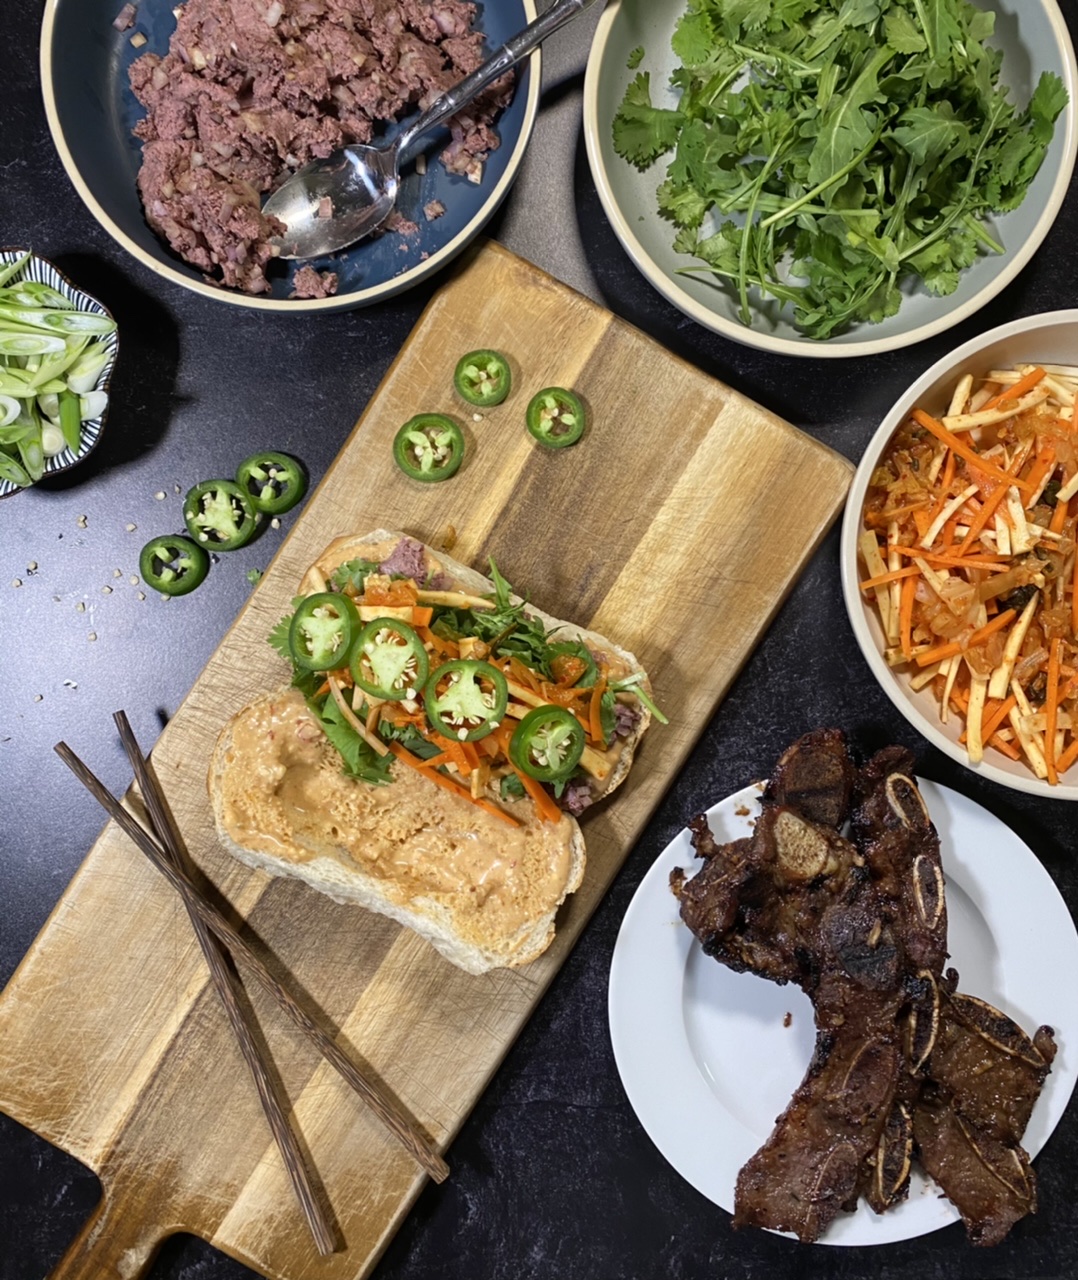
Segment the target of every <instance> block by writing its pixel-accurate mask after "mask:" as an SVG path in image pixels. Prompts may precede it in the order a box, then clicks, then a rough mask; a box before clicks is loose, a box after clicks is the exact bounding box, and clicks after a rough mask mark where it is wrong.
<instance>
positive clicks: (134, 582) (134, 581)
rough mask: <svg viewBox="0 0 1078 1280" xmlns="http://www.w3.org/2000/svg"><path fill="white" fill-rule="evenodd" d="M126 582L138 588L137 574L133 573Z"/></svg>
mask: <svg viewBox="0 0 1078 1280" xmlns="http://www.w3.org/2000/svg"><path fill="white" fill-rule="evenodd" d="M128 582H130V583H131V585H132V586H133V587H137V586H138V574H137V573H133V574H132V575H131V577H130V578H128Z"/></svg>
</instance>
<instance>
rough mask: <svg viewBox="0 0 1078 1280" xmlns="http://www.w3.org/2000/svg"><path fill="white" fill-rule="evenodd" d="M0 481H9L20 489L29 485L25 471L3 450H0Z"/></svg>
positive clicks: (28, 478)
mask: <svg viewBox="0 0 1078 1280" xmlns="http://www.w3.org/2000/svg"><path fill="white" fill-rule="evenodd" d="M0 480H10V481H11V483H12V484H17V485H19V487H20V488H25V487H26V486H27V485H28V484H29V483H30V477H29V476H28V475H27V474H26V471H25V469H24V468H23V467H22V466H21V465H20V464H19V463H18V462H16V461H15V459H14V458H13V457H12V456H11V454H9V453H5V452H4V451H3V449H0Z"/></svg>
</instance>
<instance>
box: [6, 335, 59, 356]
mask: <svg viewBox="0 0 1078 1280" xmlns="http://www.w3.org/2000/svg"><path fill="white" fill-rule="evenodd" d="M62 351H67V343H66V342H65V341H64V340H63V338H61V337H60V335H59V334H56V335H53V334H51V333H0V356H55V355H59V354H60V352H62Z"/></svg>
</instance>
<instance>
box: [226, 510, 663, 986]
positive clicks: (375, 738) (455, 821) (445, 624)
mask: <svg viewBox="0 0 1078 1280" xmlns="http://www.w3.org/2000/svg"><path fill="white" fill-rule="evenodd" d="M270 642H271V643H272V644H273V645H274V647H275V648H276V649H278V650H279V652H280V653H281V654H282V656H283V657H285V658H287V659H288V661H289V663H290V664H291V668H292V682H291V685H290V686H286V687H283V688H280V689H277V690H275V691H274V692H272V693H267V694H266V695H265V696H263V697H261V698H259V699H258V700H257V701H255V702H254V703H252V704H251V705H250V706H248V707H245V708H244V709H243V710H242V711H241V712H240V713H239V714H238V715H236V716H235V717H234V718H233V719H232V721H231V722H230V723H229V724H227V725H226V726H225V728H224V730H223V731H222V733H221V735H220V737H219V739H218V742H217V746H216V748H215V750H214V753H213V758H212V761H211V767H210V779H209V785H210V793H211V798H212V801H213V808H214V815H215V818H216V822H217V827H218V831H219V833H220V836H221V839H222V841H223V842H224V844H225V846H226V847H227V848H228V849H229V850H230V851H231V852H232V853H233V854H234V855H235V856H236V857H237V858H240V859H241V860H242V861H244V862H246V863H248V864H249V865H250V866H253V867H257V868H260V869H262V870H264V871H267V872H269V873H270V874H271V875H288V876H295V877H297V878H299V879H301V880H304V881H305V882H306V883H307V884H309V885H311V886H312V887H313V888H315V889H318V890H320V891H321V892H323V893H326V894H328V895H329V896H330V897H332V898H334V899H336V900H337V901H339V902H355V903H359V904H361V905H363V906H365V907H369V908H371V909H372V910H374V911H379V912H381V913H383V914H384V915H387V916H391V917H392V918H393V919H394V920H397V921H399V922H400V923H401V924H404V925H407V926H409V927H411V928H412V929H415V930H416V931H417V932H418V933H420V934H421V935H422V936H423V937H425V938H427V939H428V940H429V941H430V942H431V943H432V944H433V945H434V946H435V947H436V948H437V949H438V950H439V951H440V952H441V953H442V954H443V955H444V956H446V958H447V959H449V960H451V961H452V962H453V963H454V964H456V965H459V966H460V967H461V968H462V969H466V970H467V971H468V972H469V973H482V972H484V971H486V970H488V969H491V968H497V967H501V966H516V965H521V964H526V963H527V962H528V961H530V960H534V959H535V957H536V956H538V955H539V954H540V953H541V952H542V951H544V950H545V948H546V947H547V946H548V945H549V944H550V941H551V939H552V938H553V935H554V915H555V912H556V911H557V909H558V906H559V905H560V904H561V903H562V902H563V901H564V899H565V897H566V895H567V894H569V893H572V892H573V891H574V890H575V889H576V888H577V887H578V886H579V885H580V882H581V878H582V876H583V873H584V840H583V836H582V834H581V831H580V827H579V824H578V823H577V817H578V816H579V815H580V814H581V813H582V812H583V810H584V809H585V808H587V806H588V805H590V804H592V803H593V802H594V801H595V800H598V799H599V798H600V797H601V796H604V795H607V794H608V793H609V792H611V791H612V790H613V789H614V788H615V787H616V786H617V785H618V784H619V783H620V782H621V781H622V780H623V779H624V778H625V776H626V774H627V773H628V771H629V766H630V764H631V763H632V758H633V753H634V751H635V749H636V745H637V743H638V742H639V741H640V738H641V736H642V734H643V733H644V731H645V729H646V728H647V726H648V723H649V721H650V719H651V717H652V715H656V716H658V717H659V718H662V716H661V713H659V712H658V710H657V708H656V707H655V706H654V704H653V702H652V700H651V696H650V685H649V683H648V678H647V675H646V673H645V672H644V670H643V669H642V667H641V666H640V664H639V663H638V662H637V660H636V658H634V657H633V655H632V654H630V653H626V652H625V651H624V650H623V649H620V648H619V647H618V646H617V645H615V644H614V643H613V642H612V641H610V640H607V639H605V638H604V637H603V636H599V635H596V634H594V633H592V632H588V631H585V630H582V629H581V628H579V627H575V626H573V625H571V624H569V623H564V622H560V621H558V620H557V619H555V618H552V617H550V616H549V615H547V614H545V613H542V612H541V611H540V610H538V609H536V608H534V607H533V606H531V605H530V604H529V605H525V604H524V603H523V601H521V600H520V598H519V597H517V596H514V595H513V594H512V591H511V589H510V587H509V585H508V583H506V581H505V580H504V579H503V578H502V576H501V575H500V574H499V573H498V570H497V568H496V566H495V565H494V564H493V562H492V563H491V577H490V578H485V577H483V576H482V575H481V574H478V573H476V572H474V571H473V570H471V569H469V568H467V567H465V566H464V565H463V564H459V563H457V562H456V561H455V560H452V559H451V558H450V557H449V556H447V555H444V554H442V553H440V552H438V553H436V552H434V551H433V550H432V549H431V548H430V547H427V546H424V545H423V544H421V543H419V542H417V541H415V540H414V539H412V538H409V537H406V536H405V535H402V534H398V533H389V532H386V531H385V530H378V531H377V532H374V533H370V534H367V535H365V536H362V537H347V538H338V539H337V540H336V541H335V542H334V543H332V545H331V546H329V547H328V548H327V550H326V551H325V552H324V553H323V554H322V555H321V556H320V557H319V559H318V561H317V562H316V563H315V564H314V565H313V566H312V567H311V568H310V569H309V570H308V572H307V574H306V575H305V577H304V579H303V582H302V584H301V588H300V595H299V596H298V597H297V598H296V599H295V600H294V601H293V612H292V613H291V614H290V615H289V616H288V617H286V618H283V619H282V620H281V622H280V624H279V625H278V626H277V627H276V628H275V630H274V632H273V635H272V636H271V637H270Z"/></svg>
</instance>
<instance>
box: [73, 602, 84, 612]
mask: <svg viewBox="0 0 1078 1280" xmlns="http://www.w3.org/2000/svg"><path fill="white" fill-rule="evenodd" d="M75 612H76V613H85V612H86V601H85V600H80V601H79V602H78V604H77V605H76V606H75Z"/></svg>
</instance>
